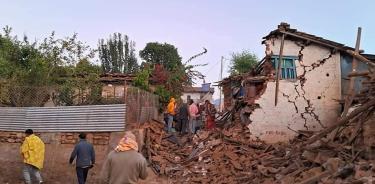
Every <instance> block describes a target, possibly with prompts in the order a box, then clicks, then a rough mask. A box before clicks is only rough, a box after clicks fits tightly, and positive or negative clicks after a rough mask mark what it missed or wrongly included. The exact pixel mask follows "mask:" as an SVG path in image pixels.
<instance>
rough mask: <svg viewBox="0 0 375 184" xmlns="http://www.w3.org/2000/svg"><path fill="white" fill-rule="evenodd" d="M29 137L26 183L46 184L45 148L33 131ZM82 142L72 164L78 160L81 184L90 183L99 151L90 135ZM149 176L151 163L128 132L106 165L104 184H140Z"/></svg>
mask: <svg viewBox="0 0 375 184" xmlns="http://www.w3.org/2000/svg"><path fill="white" fill-rule="evenodd" d="M25 134H26V137H25V140H24V142H23V143H22V146H21V149H20V151H21V155H22V158H23V162H24V168H23V175H24V180H25V183H26V184H32V183H33V182H32V178H34V179H35V180H36V182H37V183H43V179H42V176H41V169H42V168H43V163H44V153H45V145H44V143H43V141H42V140H41V139H40V138H39V137H38V136H36V135H35V134H34V132H33V130H31V129H27V130H26V131H25ZM79 139H80V141H79V142H78V143H77V144H76V145H75V147H74V150H73V152H72V154H71V156H70V159H69V163H70V164H73V161H74V160H76V162H75V166H76V174H77V179H78V183H79V184H84V183H85V182H86V180H87V175H88V172H89V170H90V169H91V168H93V167H94V165H95V150H94V147H93V145H92V144H91V143H89V142H88V141H87V140H86V134H84V133H81V134H79ZM146 177H147V161H146V159H145V158H144V157H143V155H142V154H140V153H139V152H138V143H137V141H136V137H135V135H134V134H133V133H131V132H129V131H128V132H125V135H124V137H123V138H122V139H121V140H120V141H119V144H118V145H117V147H116V148H115V149H114V150H112V151H111V152H110V153H109V154H108V155H107V158H106V160H105V162H104V165H103V168H102V171H101V176H100V178H101V180H102V183H103V184H121V183H137V181H138V180H139V179H146Z"/></svg>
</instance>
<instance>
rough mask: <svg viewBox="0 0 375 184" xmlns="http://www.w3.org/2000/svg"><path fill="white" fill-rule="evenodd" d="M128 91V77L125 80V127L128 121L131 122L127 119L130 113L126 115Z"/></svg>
mask: <svg viewBox="0 0 375 184" xmlns="http://www.w3.org/2000/svg"><path fill="white" fill-rule="evenodd" d="M127 92H128V88H127V86H126V79H125V81H124V105H125V112H124V116H125V118H124V120H125V122H124V123H125V128H126V126H127V125H126V122H127V123H129V122H128V119H127V117H129V115H126V110H127V108H128V107H127V103H128V102H127V101H126V96H127Z"/></svg>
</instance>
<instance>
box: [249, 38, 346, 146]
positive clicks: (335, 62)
mask: <svg viewBox="0 0 375 184" xmlns="http://www.w3.org/2000/svg"><path fill="white" fill-rule="evenodd" d="M266 42H267V43H268V45H269V48H268V49H269V50H270V51H272V52H273V54H274V55H278V54H279V50H280V48H279V47H280V43H281V39H280V37H278V38H272V39H270V40H267V41H266ZM283 55H284V56H291V57H296V58H297V59H296V60H295V65H296V72H297V79H296V80H280V88H279V94H278V104H277V106H275V103H274V99H275V91H276V89H275V86H276V84H275V82H273V81H269V82H268V83H267V88H266V90H265V92H264V93H263V94H262V95H261V97H260V98H259V99H257V100H255V103H258V104H259V106H260V108H258V109H256V110H255V111H254V112H253V114H251V116H250V119H251V120H252V123H251V125H250V126H249V128H250V131H251V133H252V135H253V137H254V138H256V137H259V138H260V139H262V140H264V141H266V142H269V143H274V142H279V141H284V142H286V141H288V140H289V139H290V138H293V137H294V136H295V131H297V130H310V131H317V130H321V129H324V128H325V127H328V126H329V125H330V123H332V122H335V121H336V120H337V117H338V116H339V114H340V109H341V106H340V104H339V102H338V101H339V100H340V99H341V93H340V92H341V74H340V72H341V70H340V53H339V52H336V53H334V52H332V50H330V49H327V48H325V47H322V46H319V45H316V44H312V43H310V44H306V43H300V42H296V41H292V40H288V39H286V40H285V43H284V51H283ZM276 132H277V133H276Z"/></svg>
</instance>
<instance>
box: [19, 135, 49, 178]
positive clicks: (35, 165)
mask: <svg viewBox="0 0 375 184" xmlns="http://www.w3.org/2000/svg"><path fill="white" fill-rule="evenodd" d="M25 134H26V137H25V141H24V142H23V143H22V146H21V155H22V158H23V162H24V167H23V177H24V179H25V183H26V184H31V183H32V180H31V178H35V179H36V180H37V183H43V180H42V176H41V174H40V173H41V172H40V171H41V169H42V168H43V162H44V151H45V146H44V143H43V141H42V140H41V139H40V138H39V137H38V136H36V135H34V132H33V130H32V129H27V130H26V131H25Z"/></svg>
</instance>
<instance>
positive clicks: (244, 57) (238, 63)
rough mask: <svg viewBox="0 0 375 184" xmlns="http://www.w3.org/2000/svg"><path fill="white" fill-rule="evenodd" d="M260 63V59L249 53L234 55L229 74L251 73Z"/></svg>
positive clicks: (243, 52)
mask: <svg viewBox="0 0 375 184" xmlns="http://www.w3.org/2000/svg"><path fill="white" fill-rule="evenodd" d="M257 63H258V57H257V56H256V55H255V54H253V53H250V52H249V51H246V50H245V51H242V52H239V53H233V54H232V58H231V66H230V70H229V72H230V73H231V75H234V74H242V73H246V72H250V71H251V70H252V69H253V68H254V67H255V66H256V64H257Z"/></svg>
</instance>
